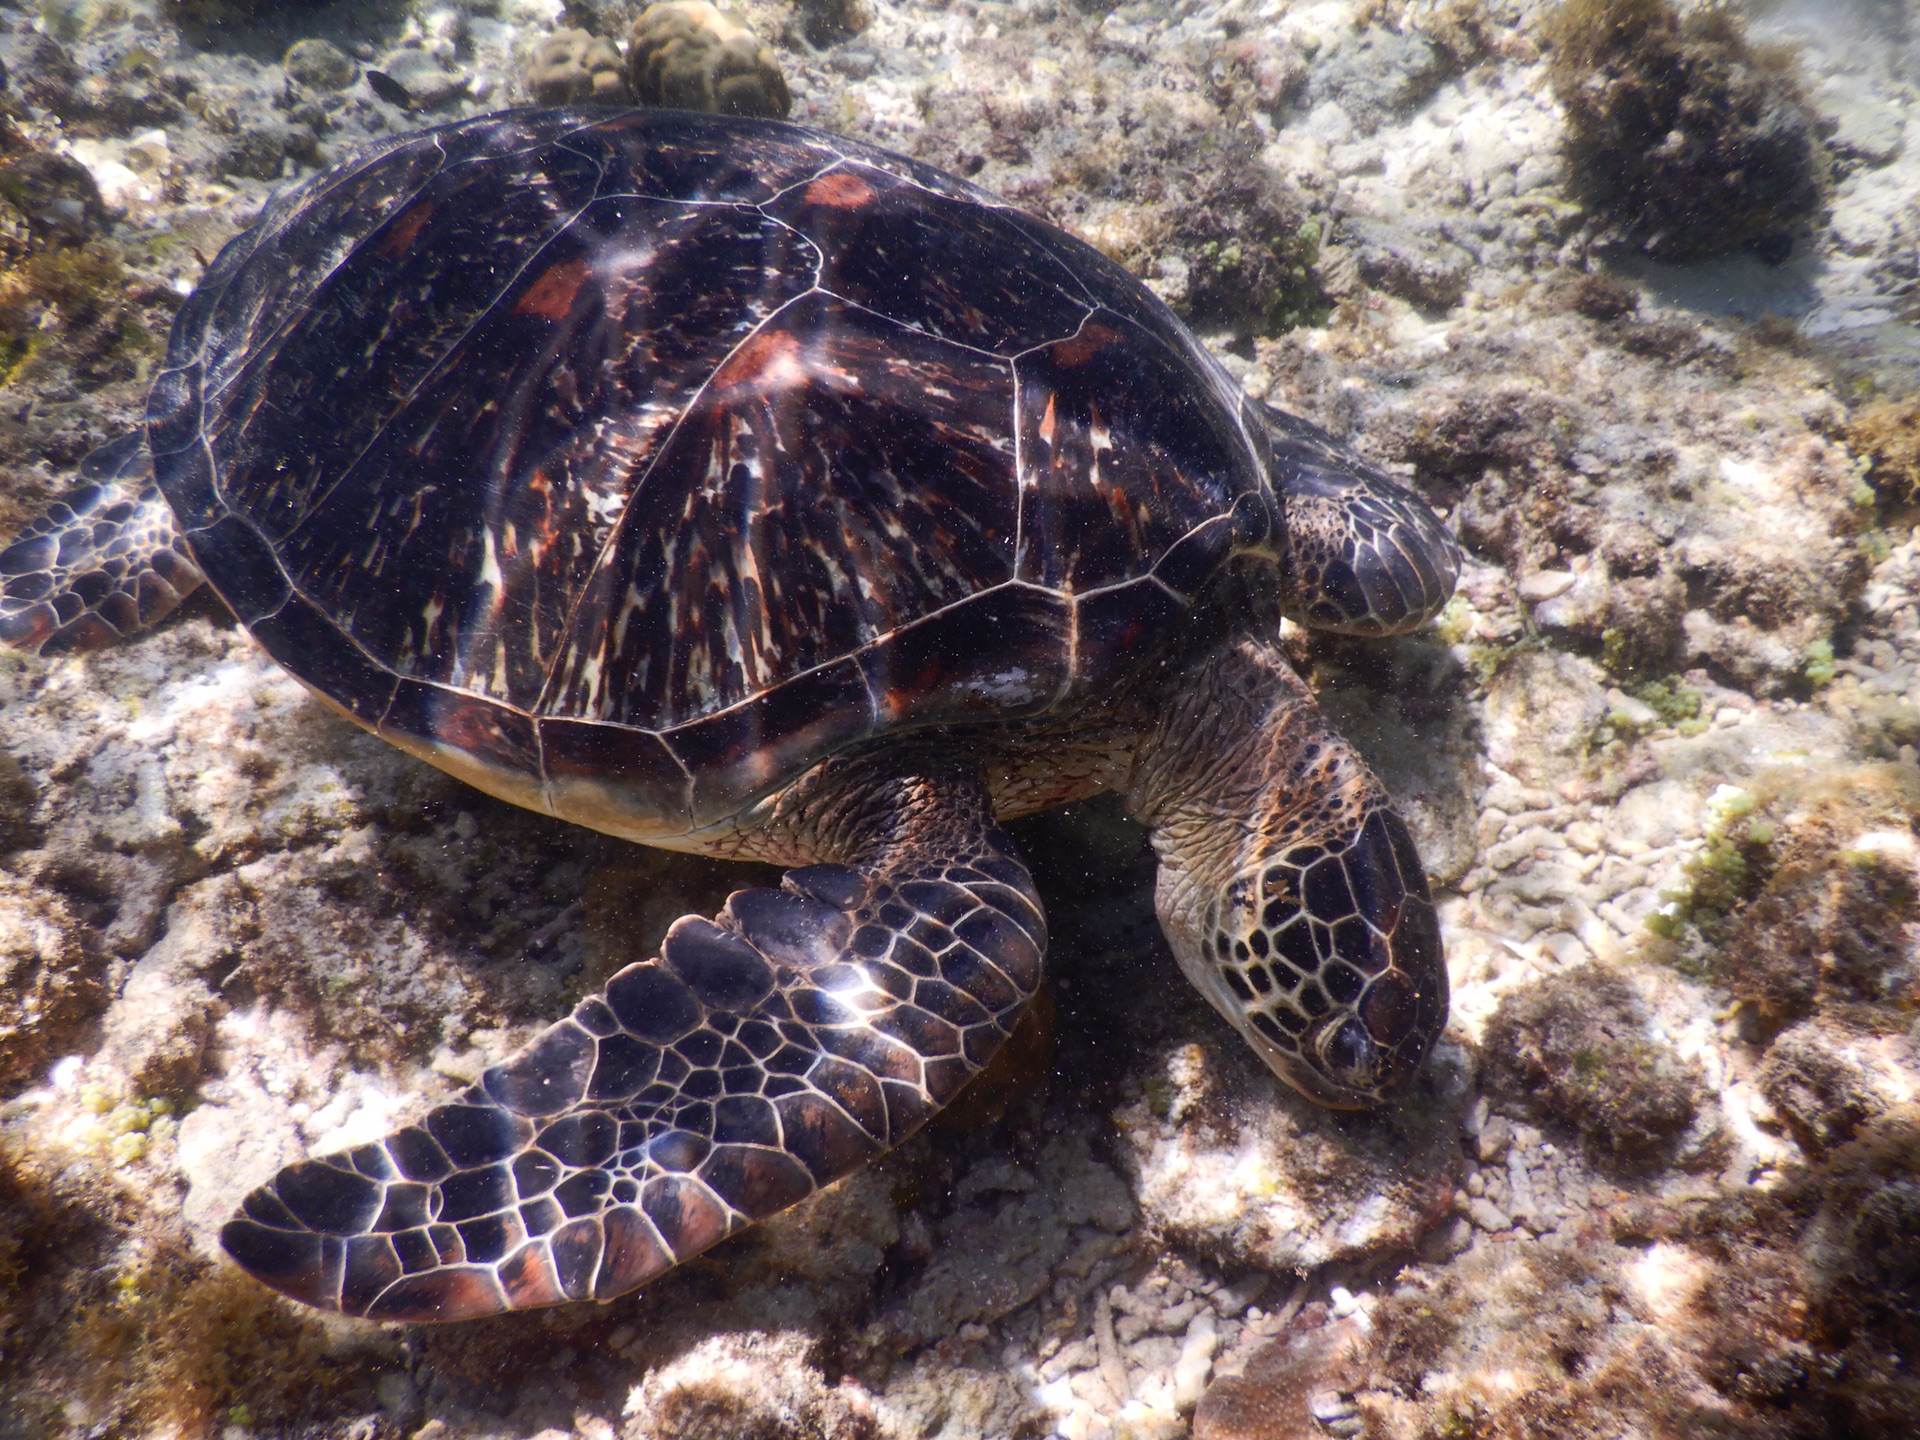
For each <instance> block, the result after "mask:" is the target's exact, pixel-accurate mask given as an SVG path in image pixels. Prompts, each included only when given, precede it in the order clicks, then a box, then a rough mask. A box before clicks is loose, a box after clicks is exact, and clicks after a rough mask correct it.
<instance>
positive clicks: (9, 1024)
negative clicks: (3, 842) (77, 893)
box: [0, 871, 110, 1096]
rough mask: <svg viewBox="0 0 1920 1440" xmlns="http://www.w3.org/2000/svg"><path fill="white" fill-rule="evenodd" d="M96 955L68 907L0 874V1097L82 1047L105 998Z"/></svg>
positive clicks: (29, 1082)
mask: <svg viewBox="0 0 1920 1440" xmlns="http://www.w3.org/2000/svg"><path fill="white" fill-rule="evenodd" d="M102 958H103V957H101V955H100V954H99V951H98V949H97V947H96V946H94V945H93V944H91V943H90V937H89V936H88V934H87V931H86V928H85V927H84V926H83V925H82V924H81V923H80V922H79V920H78V919H77V917H75V915H74V914H73V912H72V909H71V907H69V906H68V905H66V904H64V903H63V902H62V901H61V900H60V899H59V898H58V897H56V896H54V895H53V894H51V893H50V892H48V891H45V890H42V889H40V888H38V887H36V886H33V885H30V884H28V883H27V882H26V881H25V880H22V879H20V878H19V877H18V876H15V875H11V874H9V873H7V872H6V871H0V1096H6V1095H11V1094H13V1093H14V1092H15V1091H18V1090H21V1089H23V1088H25V1087H26V1086H28V1085H32V1084H35V1083H37V1082H38V1081H40V1080H43V1079H44V1078H45V1076H46V1070H47V1067H48V1066H49V1065H51V1064H52V1063H53V1062H54V1061H55V1060H57V1059H59V1058H60V1057H61V1056H63V1055H68V1054H73V1053H76V1052H78V1051H79V1050H81V1049H82V1047H83V1042H84V1031H85V1027H86V1026H87V1023H88V1022H89V1021H90V1020H91V1019H92V1018H93V1017H94V1016H96V1015H98V1014H99V1012H100V1010H101V1009H102V1008H103V1007H104V1006H105V1004H106V1003H107V1000H108V999H109V998H110V997H109V994H108V990H107V987H106V985H105V983H104V981H105V976H104V975H103V973H102V971H103V969H104V966H103V964H102Z"/></svg>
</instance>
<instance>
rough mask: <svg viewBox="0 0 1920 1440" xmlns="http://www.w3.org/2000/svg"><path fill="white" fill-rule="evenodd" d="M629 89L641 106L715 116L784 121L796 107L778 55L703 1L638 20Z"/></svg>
mask: <svg viewBox="0 0 1920 1440" xmlns="http://www.w3.org/2000/svg"><path fill="white" fill-rule="evenodd" d="M627 88H628V89H629V90H631V91H632V92H633V98H634V99H635V100H637V101H639V102H640V103H641V104H642V105H662V106H666V107H669V108H671V109H675V110H706V111H710V112H712V113H714V114H716V115H763V116H766V117H768V118H771V119H775V120H784V119H785V118H786V116H787V113H788V111H790V110H791V109H792V108H793V97H792V96H791V95H790V94H789V93H788V91H787V81H786V77H785V76H783V75H782V74H781V73H780V66H779V64H778V62H776V61H775V60H774V58H773V52H772V51H771V50H769V49H768V48H767V47H766V46H765V45H764V44H763V43H761V40H760V38H759V37H758V36H757V35H755V34H754V33H753V32H752V31H751V30H749V29H747V28H746V26H744V25H742V24H741V23H740V22H739V21H738V20H736V19H734V17H733V16H731V15H729V14H728V13H727V12H726V11H724V10H719V9H716V8H715V7H714V6H712V5H708V4H706V3H705V0H667V3H665V4H660V5H651V6H649V7H648V8H647V9H646V11H645V12H644V13H642V15H641V16H640V18H639V19H638V20H636V21H634V22H633V28H632V29H631V30H629V31H628V32H627Z"/></svg>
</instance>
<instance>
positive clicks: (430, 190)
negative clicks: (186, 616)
mask: <svg viewBox="0 0 1920 1440" xmlns="http://www.w3.org/2000/svg"><path fill="white" fill-rule="evenodd" d="M148 435H149V440H150V443H151V446H152V450H153V455H154V464H155V472H156V475H157V477H158V479H159V482H160V484H161V486H162V487H163V489H164V490H165V492H166V494H167V497H168V499H169V501H170V502H171V504H172V505H173V507H174V510H175V512H176V513H177V515H178V517H179V519H180V521H181V524H182V527H183V529H184V530H185V532H186V535H187V538H188V542H189V544H190V545H191V547H192V550H193V553H194V556H195V558H196V560H197V561H198V562H199V564H200V565H201V566H202V568H203V569H204V570H205V572H206V575H207V578H208V579H209V580H210V581H211V582H212V583H213V585H214V587H215V588H216V589H217V590H218V591H219V592H220V594H221V595H222V597H223V598H224V599H225V600H226V601H227V603H228V604H229V605H230V606H232V608H233V609H234V611H235V612H236V613H237V614H238V615H239V617H240V618H241V620H242V621H243V622H244V623H245V624H246V625H247V626H248V627H249V628H250V629H251V630H252V632H253V634H254V635H255V637H256V638H257V639H258V640H259V641H260V643H261V644H262V645H264V646H265V647H266V649H267V650H268V652H269V653H271V654H272V655H273V657H274V658H275V659H276V660H278V661H279V662H280V663H281V664H283V665H285V666H286V667H287V668H288V669H289V670H291V671H292V672H293V673H294V674H295V675H297V676H298V677H300V678H301V679H302V680H304V681H305V682H307V683H308V684H309V685H310V686H312V687H313V688H314V689H315V690H317V691H318V692H319V693H320V694H321V695H323V696H324V697H325V698H327V699H329V700H330V701H332V702H333V703H334V704H335V705H337V706H338V707H340V708H341V709H342V710H344V711H345V712H346V713H347V714H349V715H350V716H352V717H353V718H354V719H355V720H357V721H359V722H360V723H361V724H363V725H365V726H367V727H369V728H371V729H374V730H376V731H377V732H378V733H380V734H382V735H383V736H386V737H387V738H389V739H391V740H393V741H394V742H395V743H396V744H399V745H401V746H402V747H404V748H406V749H409V750H411V751H413V752H415V753H417V754H420V755H422V756H424V757H426V758H428V759H430V760H432V761H433V762H434V763H436V764H439V765H441V766H443V767H444V768H446V769H449V770H451V771H453V772H454V773H456V774H459V775H461V776H462V777H463V778H466V779H469V780H472V781H474V782H475V783H477V784H479V785H480V786H481V787H482V788H484V789H487V790H490V791H492V792H493V793H495V794H499V795H502V796H505V797H506V798H508V799H511V800H514V801H516V802H518V803H521V804H526V805H529V806H532V807H534V808H536V809H542V810H549V811H552V812H554V813H557V814H560V815H563V816H567V817H569V818H572V819H576V820H580V821H582V822H583V823H586V824H589V825H593V826H595V827H596V828H600V829H605V830H610V831H613V832H615V833H618V834H624V835H629V836H632V837H634V838H639V839H647V840H652V841H654V842H655V843H662V842H665V843H671V842H672V840H673V838H674V837H676V836H686V835H688V834H689V833H690V832H693V831H696V830H698V829H700V828H702V827H704V826H707V825H710V824H713V823H715V822H716V821H719V820H722V819H725V818H726V817H728V816H731V815H734V814H736V813H738V812H739V811H740V810H741V808H742V807H743V806H745V805H748V804H750V803H752V802H753V800H755V799H756V798H757V797H760V796H763V795H765V794H767V793H769V792H770V791H771V790H773V789H775V788H776V787H778V786H781V785H783V784H784V783H786V782H787V781H788V780H790V779H791V778H793V777H794V776H795V775H797V774H798V773H800V772H802V771H803V770H805V769H806V768H808V767H809V766H811V765H812V764H814V763H815V762H817V761H818V760H820V759H821V758H824V757H825V756H827V755H829V754H832V753H834V752H836V751H838V750H841V749H843V748H845V747H847V746H849V745H853V744H857V743H860V742H861V741H863V740H866V739H868V738H869V737H873V736H877V735H881V734H886V733H890V732H893V731H897V730H900V729H902V728H907V727H925V726H930V725H950V724H975V723H982V722H997V721H1008V720H1012V721H1018V720H1022V719H1026V718H1030V717H1034V716H1037V715H1040V714H1042V713H1045V712H1048V711H1051V710H1054V709H1056V708H1057V707H1060V706H1063V705H1069V704H1072V703H1075V702H1076V701H1077V700H1080V699H1084V698H1085V697H1087V696H1088V695H1089V694H1091V693H1094V692H1098V691H1100V690H1102V689H1103V688H1105V687H1110V686H1111V685H1112V684H1113V683H1114V681H1115V680H1116V678H1118V677H1119V676H1120V675H1121V674H1122V673H1123V672H1124V671H1125V670H1126V669H1127V668H1128V666H1129V665H1130V664H1132V663H1134V662H1136V661H1137V659H1138V657H1139V656H1140V655H1141V654H1142V653H1145V652H1147V651H1148V650H1149V649H1150V648H1151V644H1152V642H1153V641H1155V640H1157V639H1159V638H1162V637H1163V636H1164V634H1165V632H1166V631H1167V628H1168V627H1169V626H1172V625H1176V624H1177V623H1178V622H1179V620H1180V618H1181V616H1182V615H1183V613H1184V612H1185V610H1186V609H1187V607H1188V606H1189V604H1190V603H1191V601H1192V599H1193V597H1194V596H1195V595H1196V594H1197V593H1198V592H1199V590H1200V589H1201V588H1202V587H1204V586H1205V584H1206V583H1207V581H1208V579H1209V577H1211V576H1212V575H1213V574H1214V573H1215V571H1216V570H1217V569H1218V568H1219V567H1220V565H1221V564H1222V563H1223V562H1224V561H1225V560H1226V559H1227V558H1228V557H1229V556H1231V555H1232V554H1234V553H1235V552H1237V551H1243V550H1247V549H1262V550H1268V551H1277V546H1278V544H1279V537H1280V528H1279V527H1280V523H1281V522H1280V516H1279V514H1278V511H1277V501H1275V499H1274V498H1273V493H1272V491H1271V489H1270V487H1269V485H1268V484H1267V481H1266V479H1265V475H1266V468H1265V466H1266V461H1265V452H1264V449H1263V447H1264V445H1265V443H1266V442H1265V440H1264V431H1263V428H1262V427H1261V426H1260V425H1259V423H1258V421H1257V420H1256V419H1254V418H1253V416H1252V414H1251V412H1250V411H1249V410H1248V409H1247V408H1246V403H1245V402H1244V401H1243V400H1242V398H1241V397H1240V395H1239V392H1238V388H1237V387H1236V386H1235V385H1234V384H1233V383H1232V382H1231V380H1229V379H1228V378H1227V377H1226V376H1225V375H1224V374H1223V373H1222V372H1221V371H1220V370H1219V368H1218V367H1217V365H1216V364H1215V363H1214V362H1213V361H1212V360H1211V359H1209V358H1208V357H1207V356H1206V354H1205V352H1204V351H1203V350H1201V348H1200V347H1199V345H1198V344H1197V343H1196V342H1195V341H1194V340H1193V338H1192V337H1191V336H1190V335H1189V334H1188V333H1187V331H1186V330H1185V328H1184V327H1183V326H1182V325H1181V324H1180V322H1179V321H1178V320H1177V319H1175V318H1174V316H1173V315H1172V314H1171V313H1170V312H1169V311H1168V310H1167V309H1166V308H1165V306H1163V305H1162V304H1161V303H1160V302H1159V301H1158V300H1156V299H1155V298H1154V297H1153V296H1151V295H1150V294H1149V293H1148V292H1146V291H1145V290H1144V289H1143V288H1141V286H1140V285H1138V284H1137V283H1136V282H1135V281H1134V280H1132V279H1131V278H1130V277H1129V276H1128V275H1127V274H1126V273H1125V272H1124V271H1123V270H1121V269H1120V268H1119V267H1117V266H1116V265H1114V264H1112V263H1111V262H1109V261H1107V260H1106V259H1105V258H1103V257H1102V256H1100V255H1099V254H1098V253H1097V252H1095V251H1093V250H1092V249H1090V248H1088V247H1087V246H1085V245H1083V244H1080V243H1079V242H1077V241H1075V240H1073V239H1071V238H1069V237H1068V236H1066V235H1064V234H1062V233H1061V232H1059V231H1058V230H1055V229H1053V228H1052V227H1050V226H1048V225H1046V224H1044V223H1042V222H1040V221H1038V220H1035V219H1033V218H1032V217H1030V216H1027V215H1024V214H1022V213H1020V212H1019V211H1017V210H1014V209H1012V208H1010V207H1008V206H1006V205H1004V204H1002V203H1000V202H997V201H995V200H993V199H992V198H991V197H989V196H987V195H985V194H983V193H981V192H979V191H977V190H975V189H973V188H971V187H969V186H967V185H965V184H963V183H962V182H960V181H958V180H955V179H953V178H951V177H949V176H947V175H944V174H942V173H940V172H938V171H936V170H933V169H930V168H928V167H926V166H924V165H920V164H917V163H915V162H913V161H909V160H906V159H903V158H901V157H899V156H896V155H892V154H889V153H887V152H885V151H882V150H878V149H874V148H872V147H869V146H865V145H861V144H858V143H856V142H854V141H851V140H847V139H844V138H842V137H839V136H833V135H828V134H824V133H822V132H819V131H813V130H808V129H805V128H802V127H799V126H794V125H786V124H781V123H777V122H771V121H756V120H739V119H728V118H722V117H716V116H704V115H688V114H679V113H673V112H667V111H636V112H631V113H609V112H606V111H591V112H579V111H574V112H568V111H544V112H538V111H524V112H515V113H510V114H505V115H498V116H491V117H484V118H480V119H475V120H469V121H464V122H460V123H457V124H454V125H449V126H444V127H441V128H439V129H435V130H429V131H425V132H422V133H419V134H415V135H411V136H408V137H404V138H402V139H399V140H397V141H394V142H392V143H390V144H389V145H387V146H386V147H384V148H383V149H380V150H378V151H376V152H374V153H371V154H367V155H364V156H362V157H360V158H358V159H356V160H353V161H350V162H348V163H345V164H343V165H341V166H339V167H337V168H335V169H334V170H332V171H329V172H327V173H325V174H323V175H321V176H319V177H317V178H316V179H314V180H313V181H311V182H309V183H307V184H305V185H304V186H302V187H300V188H298V189H296V190H294V191H292V192H291V193H289V194H286V195H284V196H282V197H280V198H279V199H277V200H276V201H275V202H274V203H273V204H272V205H271V206H270V207H269V208H268V209H267V211H266V212H265V213H264V214H263V215H262V217H261V219H260V220H259V222H258V223H257V224H256V225H255V226H254V227H253V228H252V229H251V230H249V231H248V232H247V233H246V234H244V235H242V236H240V237H239V238H237V239H236V240H235V241H233V243H232V244H230V245H229V246H228V247H227V248H226V249H225V250H224V251H222V252H221V254H220V256H219V258H218V259H217V260H216V261H215V262H214V264H213V265H212V266H211V268H210V269H209V270H208V272H207V275H206V277H205V279H204V280H203V281H202V283H201V285H200V286H199V288H198V289H197V290H196V291H195V292H194V294H193V295H192V297H191V298H190V299H189V300H188V301H187V303H186V305H185V307H184V308H183V309H182V311H181V313H180V316H179V318H178V320H177V322H176V324H175V327H174V331H173V335H172V340H171V343H170V346H169V350H168V355H167V360H166V365H165V368H164V370H163V372H162V374H161V376H160V378H159V379H158V380H157V381H156V383H155V386H154V389H153V394H152V398H151V401H150V406H149V411H148Z"/></svg>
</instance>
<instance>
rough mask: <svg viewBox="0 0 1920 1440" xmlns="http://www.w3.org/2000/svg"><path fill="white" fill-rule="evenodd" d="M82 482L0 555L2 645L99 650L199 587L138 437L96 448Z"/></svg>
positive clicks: (52, 651) (84, 465)
mask: <svg viewBox="0 0 1920 1440" xmlns="http://www.w3.org/2000/svg"><path fill="white" fill-rule="evenodd" d="M80 478H81V480H82V481H83V482H84V483H82V484H81V486H80V487H79V488H78V489H77V490H75V491H74V492H73V493H72V494H70V495H68V496H66V497H65V498H64V499H61V500H58V501H56V502H54V504H53V505H52V506H50V507H49V508H48V510H47V511H46V513H45V514H43V515H40V516H39V517H37V518H36V519H34V520H33V521H32V522H30V523H29V524H28V526H27V528H26V529H25V530H24V531H22V532H21V534H20V536H19V538H17V539H16V540H15V541H14V542H13V543H12V544H11V545H9V546H7V548H6V549H4V550H0V643H4V644H7V645H12V646H14V647H15V648H17V649H21V650H35V651H38V652H39V653H40V654H42V655H57V654H65V653H68V652H73V651H81V650H96V649H98V648H100V647H101V646H102V645H110V644H112V643H113V642H114V641H115V640H120V639H123V638H125V637H126V636H128V635H132V634H134V633H135V632H137V631H140V630H144V629H146V628H147V627H148V626H150V625H152V624H154V623H155V622H156V621H158V620H160V619H161V618H162V617H163V616H165V615H167V614H168V613H169V612H171V611H172V610H173V608H174V607H175V606H176V605H178V604H179V603H180V602H181V601H182V600H184V599H185V598H186V597H187V596H188V595H190V594H191V593H192V592H193V591H194V589H195V588H197V587H198V586H199V584H200V582H201V578H202V577H201V574H200V569H199V567H198V566H197V565H195V564H194V563H193V557H192V555H191V554H190V553H189V552H188V550H187V546H186V542H185V541H184V540H183V539H182V538H181V535H180V530H179V527H178V526H177V525H175V523H174V519H173V510H172V508H171V507H169V506H168V504H167V501H166V497H165V496H163V495H162V494H161V493H160V487H159V486H158V485H157V484H156V483H155V482H154V478H153V459H152V457H151V456H150V455H149V454H148V453H147V442H146V437H145V435H144V434H142V433H140V432H138V431H136V432H135V433H133V434H131V435H123V436H121V437H120V438H119V439H118V440H113V441H109V442H108V443H107V444H105V445H102V446H101V447H100V448H99V449H98V450H95V451H94V452H93V453H92V454H90V455H88V456H87V458H86V459H84V460H82V461H81V462H80Z"/></svg>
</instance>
